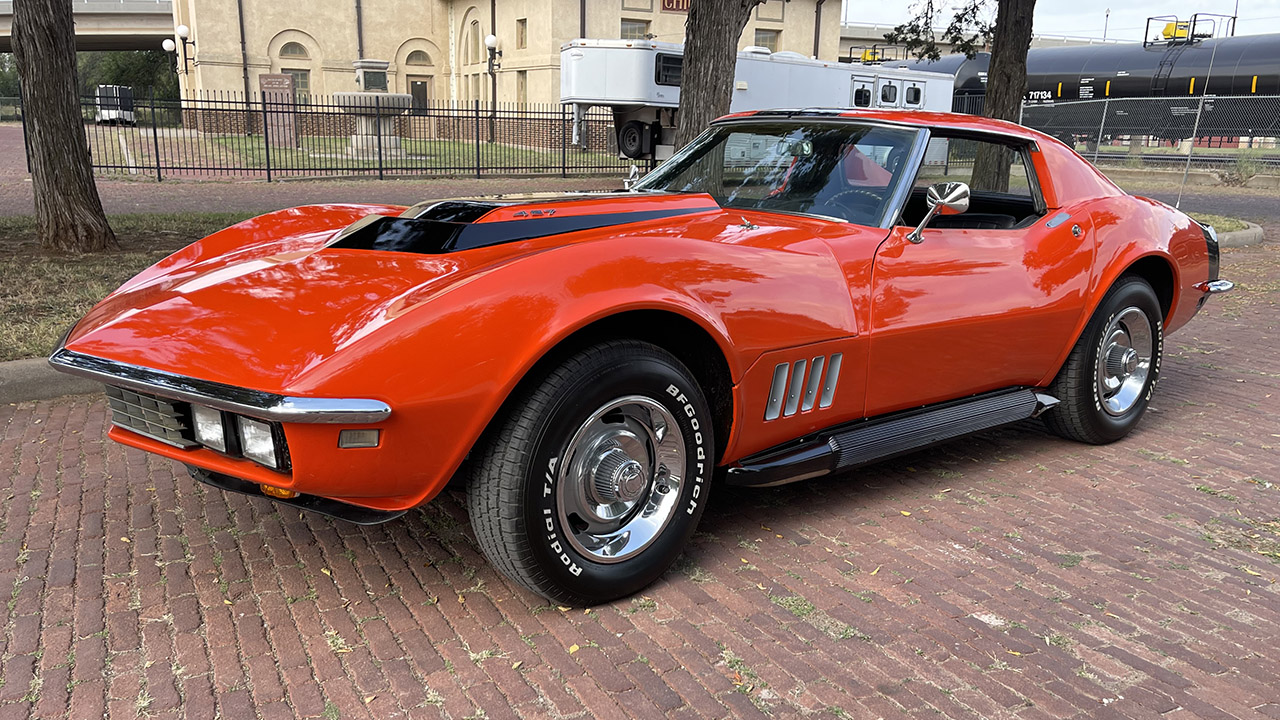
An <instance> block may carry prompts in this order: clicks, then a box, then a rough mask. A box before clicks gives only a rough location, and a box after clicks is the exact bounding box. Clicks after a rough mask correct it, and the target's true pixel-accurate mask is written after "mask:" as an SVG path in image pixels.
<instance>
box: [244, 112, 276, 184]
mask: <svg viewBox="0 0 1280 720" xmlns="http://www.w3.org/2000/svg"><path fill="white" fill-rule="evenodd" d="M244 103H245V109H246V111H245V117H252V116H251V115H250V114H249V109H250V108H252V107H253V105H252V101H251V100H249V97H248V96H247V95H246V96H245V99H244ZM270 125H271V118H270V117H268V116H267V96H266V95H265V94H264V95H263V96H262V156H263V158H264V162H266V165H267V182H271V131H270V130H269V129H268V127H269V126H270ZM248 130H249V129H248V128H245V131H246V132H248ZM250 134H251V133H250Z"/></svg>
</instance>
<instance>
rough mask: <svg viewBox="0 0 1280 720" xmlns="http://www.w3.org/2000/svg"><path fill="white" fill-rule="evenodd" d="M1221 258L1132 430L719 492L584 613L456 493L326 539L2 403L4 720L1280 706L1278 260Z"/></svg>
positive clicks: (87, 413)
mask: <svg viewBox="0 0 1280 720" xmlns="http://www.w3.org/2000/svg"><path fill="white" fill-rule="evenodd" d="M1224 266H1225V268H1226V273H1227V275H1228V276H1230V277H1232V278H1234V279H1235V280H1237V281H1241V285H1242V288H1241V290H1240V291H1238V292H1237V293H1235V294H1233V295H1230V296H1228V297H1225V298H1222V299H1220V300H1216V301H1214V302H1213V303H1211V304H1210V305H1209V308H1208V309H1207V310H1206V312H1205V313H1204V314H1203V315H1202V316H1201V317H1200V318H1198V319H1197V320H1196V322H1195V323H1194V324H1193V325H1192V326H1191V327H1190V328H1187V329H1186V330H1184V331H1183V332H1181V333H1179V334H1178V335H1175V336H1173V337H1171V338H1170V342H1169V344H1168V350H1169V355H1168V358H1167V361H1166V363H1165V366H1164V368H1165V374H1164V378H1163V382H1162V385H1161V388H1160V391H1159V392H1158V394H1157V399H1156V402H1155V403H1154V406H1153V412H1152V413H1151V414H1149V415H1148V416H1147V418H1146V420H1145V421H1144V423H1143V424H1142V426H1141V428H1140V430H1139V431H1138V432H1137V433H1136V434H1135V435H1133V436H1132V437H1130V438H1129V439H1127V440H1126V441H1123V442H1121V443H1118V444H1115V445H1112V446H1109V447H1103V448H1095V447H1086V446H1081V445H1075V444H1071V443H1068V442H1065V441H1061V440H1058V439H1056V438H1052V437H1049V436H1048V435H1046V434H1045V433H1043V432H1042V431H1040V430H1039V429H1038V427H1036V426H1032V425H1028V426H1025V427H1016V428H1013V429H1008V430H1004V431H1001V432H996V433H992V434H988V435H985V436H982V437H979V438H977V439H974V440H968V441H963V442H957V443H953V444H951V445H948V446H946V447H944V448H942V449H941V450H938V451H934V452H928V453H923V454H919V455H915V456H912V457H908V458H905V459H902V460H898V461H894V462H890V463H886V464H883V465H880V466H878V467H876V468H874V469H871V470H867V471H865V472H863V473H860V474H857V475H854V476H850V477H846V478H841V479H835V480H829V481H817V482H810V483H805V484H799V485H792V486H789V487H784V488H778V489H773V490H762V491H761V490H757V491H738V490H730V489H721V490H720V491H719V496H718V497H717V498H716V499H715V501H714V502H713V503H712V506H711V508H710V509H709V510H708V512H707V516H706V518H705V520H704V521H703V527H702V532H701V533H700V534H699V535H698V536H697V537H696V539H695V542H694V543H693V546H692V547H691V548H690V550H689V552H688V553H687V555H686V557H685V559H684V561H683V563H682V565H681V567H680V568H679V569H677V570H675V571H673V572H671V573H669V574H668V575H667V577H666V578H665V579H663V580H662V581H661V582H659V583H658V584H657V585H656V586H654V587H652V588H651V589H650V590H649V591H648V592H647V593H646V594H645V595H644V596H642V597H638V598H635V599H634V600H626V601H622V602H618V603H615V604H613V605H609V606H604V607H599V608H595V609H593V610H590V611H587V612H584V611H583V610H582V609H573V610H566V609H560V608H557V607H552V606H548V605H546V604H545V603H544V602H542V601H540V600H539V599H537V598H535V597H532V596H530V595H529V594H528V593H525V592H523V591H520V590H518V589H515V588H513V587H512V585H511V584H510V583H508V582H506V581H505V580H504V579H502V578H501V577H499V576H498V575H496V574H495V573H494V572H493V570H491V569H490V568H489V566H488V565H487V564H486V563H485V561H484V560H483V558H482V557H481V556H480V555H479V553H478V552H477V549H476V547H475V545H474V543H473V542H472V540H471V537H470V533H469V530H468V526H467V524H466V521H465V515H464V512H463V510H462V507H461V503H460V499H459V497H458V495H457V494H456V492H454V493H451V494H449V495H447V496H446V497H444V498H442V499H441V500H439V501H437V502H435V503H433V504H431V505H430V506H429V507H426V508H424V509H423V510H422V511H420V512H415V513H412V514H410V515H409V516H407V517H406V518H404V519H402V520H400V521H396V522H393V523H390V524H388V525H384V526H379V527H373V528H364V529H362V528H356V527H351V526H345V525H339V524H335V523H333V522H331V521H329V520H327V519H323V518H317V517H313V516H299V514H298V513H296V512H278V511H277V510H276V508H275V506H273V505H271V504H269V503H268V501H266V500H263V499H258V498H246V497H243V496H238V495H235V496H230V495H224V494H223V493H221V492H216V491H212V490H207V489H203V488H201V487H200V486H198V485H196V484H195V483H194V482H193V481H191V480H190V479H188V478H187V476H186V474H185V473H184V472H183V471H182V470H181V468H178V467H176V466H175V465H174V464H172V463H170V462H169V461H166V460H158V459H154V458H151V457H148V456H145V455H143V454H141V453H138V452H135V451H132V450H125V449H124V448H122V447H120V446H118V445H115V444H110V443H107V442H105V441H104V439H103V424H104V415H103V407H102V403H101V402H100V401H99V400H97V399H96V398H81V399H63V400H59V401H53V402H41V403H34V404H22V405H18V406H11V407H0V474H3V475H4V476H8V477H10V478H12V481H11V483H10V484H9V487H7V488H5V489H3V490H0V510H2V512H0V596H2V597H3V598H4V601H5V603H6V604H5V606H4V609H3V611H2V612H3V615H2V617H3V622H2V623H0V628H2V634H0V673H2V677H3V681H2V682H3V685H2V686H0V718H21V717H41V718H59V717H69V718H76V719H77V720H78V719H80V718H98V717H101V716H103V715H104V714H106V715H109V716H110V717H112V718H132V717H134V716H135V715H138V714H146V715H148V716H151V717H159V718H168V717H176V716H179V715H185V716H187V717H192V718H212V717H215V716H216V715H218V714H219V713H220V714H221V717H223V718H235V719H239V718H252V717H258V718H263V719H269V718H286V717H317V716H319V717H327V718H338V717H341V718H391V717H400V716H408V717H412V718H418V717H430V718H434V717H450V718H462V717H466V716H476V715H478V714H480V713H483V714H485V715H487V716H488V717H490V718H499V717H507V716H510V715H513V714H519V715H522V716H527V717H582V718H590V717H614V716H619V715H622V714H628V713H629V714H633V715H636V716H641V717H662V716H670V717H681V718H683V717H726V716H738V717H753V716H754V717H758V716H761V715H772V716H775V717H791V716H800V715H811V716H815V717H824V718H825V717H840V718H843V717H877V716H885V717H894V716H902V715H933V714H935V713H941V714H942V715H945V716H955V717H1015V716H1016V717H1020V718H1045V717H1069V716H1081V717H1083V716H1090V717H1132V718H1155V717H1170V718H1174V717H1186V718H1191V717H1199V718H1220V717H1239V718H1245V717H1256V716H1259V715H1265V716H1270V717H1280V680H1278V679H1277V673H1276V667H1277V664H1278V663H1280V590H1277V587H1278V586H1277V585H1276V584H1275V581H1276V579H1277V578H1280V565H1277V564H1276V561H1277V560H1278V559H1280V455H1277V452H1276V447H1277V446H1280V423H1278V422H1277V421H1276V412H1277V409H1278V406H1280V353H1278V352H1277V350H1278V349H1280V348H1278V344H1277V342H1276V318H1277V310H1280V307H1278V302H1277V301H1278V300H1280V246H1277V245H1275V244H1271V245H1265V246H1262V247H1256V248H1247V249H1241V250H1234V251H1229V253H1228V255H1227V256H1226V258H1225V262H1224ZM1272 483H1277V484H1278V485H1272ZM908 513H909V514H908Z"/></svg>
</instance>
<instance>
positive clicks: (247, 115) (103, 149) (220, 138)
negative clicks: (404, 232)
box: [0, 93, 633, 181]
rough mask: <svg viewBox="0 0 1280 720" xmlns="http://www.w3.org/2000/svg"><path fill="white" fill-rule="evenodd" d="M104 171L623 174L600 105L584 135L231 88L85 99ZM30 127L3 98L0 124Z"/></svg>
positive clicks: (528, 113)
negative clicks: (177, 95) (181, 96)
mask: <svg viewBox="0 0 1280 720" xmlns="http://www.w3.org/2000/svg"><path fill="white" fill-rule="evenodd" d="M81 111H82V115H83V117H84V121H85V135H86V139H87V141H88V145H89V150H90V153H91V156H92V160H93V167H94V170H95V171H97V172H98V173H99V174H101V175H112V176H120V175H123V176H133V177H137V178H140V179H145V178H150V179H154V180H157V181H158V180H164V179H167V178H187V179H199V178H214V179H253V178H257V179H264V178H265V179H266V180H278V179H282V178H296V177H376V178H387V177H401V176H435V175H447V176H455V177H456V176H459V175H471V176H474V177H482V176H485V175H511V174H533V175H536V174H559V175H563V176H567V175H571V174H572V175H579V174H592V173H602V174H622V173H625V172H627V171H628V170H629V169H630V167H631V165H632V164H633V161H631V160H628V159H625V158H620V157H619V156H618V151H617V139H616V138H617V135H616V133H615V131H614V126H613V114H612V112H611V111H609V110H608V109H605V108H595V109H593V110H592V111H590V112H588V113H587V114H586V115H585V117H583V118H581V120H580V124H579V127H578V132H577V133H576V134H575V133H574V128H573V125H574V119H573V117H572V113H571V111H570V109H569V107H568V106H562V105H531V104H518V105H517V104H503V103H498V104H496V105H493V104H489V103H481V102H479V101H475V102H471V103H465V104H457V103H429V104H426V105H423V106H415V107H409V108H404V107H392V106H390V103H387V104H385V105H384V104H383V102H382V101H381V100H380V99H379V98H377V97H374V98H372V99H370V100H369V101H368V102H367V103H365V104H362V105H360V106H353V105H352V104H351V102H350V101H345V102H344V101H343V99H342V98H341V97H321V96H309V97H306V98H305V99H300V100H298V101H288V102H277V101H275V100H274V99H266V100H264V99H262V98H260V97H256V96H255V97H252V98H251V99H248V100H246V99H244V96H243V95H236V94H232V93H210V94H207V95H203V96H202V97H199V98H197V99H186V100H182V101H176V100H156V99H151V98H145V97H144V98H129V99H123V100H121V99H114V98H107V99H101V98H93V97H86V98H83V99H82V100H81ZM10 118H11V119H14V120H17V121H22V114H21V106H20V105H19V104H18V103H17V102H14V103H12V104H9V103H5V102H3V101H0V121H2V120H6V119H10Z"/></svg>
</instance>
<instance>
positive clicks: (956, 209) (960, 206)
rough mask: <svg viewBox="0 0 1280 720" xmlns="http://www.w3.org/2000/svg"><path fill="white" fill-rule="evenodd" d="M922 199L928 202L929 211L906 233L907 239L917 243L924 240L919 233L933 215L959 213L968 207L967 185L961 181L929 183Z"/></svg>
mask: <svg viewBox="0 0 1280 720" xmlns="http://www.w3.org/2000/svg"><path fill="white" fill-rule="evenodd" d="M924 201H925V202H926V203H928V204H929V212H927V213H925V215H924V219H923V220H921V221H920V224H919V225H917V226H916V229H915V230H912V231H911V232H910V233H908V234H907V239H908V240H910V241H911V242H913V243H915V244H917V245H919V244H920V243H921V242H924V237H923V236H922V235H921V233H923V232H924V228H925V226H926V225H928V224H929V221H930V220H932V219H933V216H934V215H959V214H960V213H962V212H964V211H966V210H968V209H969V186H968V185H965V184H964V183H962V182H944V183H938V184H936V185H930V186H929V189H928V191H926V192H925V195H924Z"/></svg>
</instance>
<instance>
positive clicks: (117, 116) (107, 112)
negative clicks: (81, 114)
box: [93, 85, 138, 125]
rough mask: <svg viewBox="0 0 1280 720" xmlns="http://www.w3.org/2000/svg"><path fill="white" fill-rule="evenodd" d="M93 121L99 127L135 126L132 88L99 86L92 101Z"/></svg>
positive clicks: (136, 122) (136, 121) (135, 118)
mask: <svg viewBox="0 0 1280 720" xmlns="http://www.w3.org/2000/svg"><path fill="white" fill-rule="evenodd" d="M94 106H95V110H94V115H93V121H94V122H95V123H97V124H99V125H103V124H110V125H118V124H121V123H124V124H127V125H137V124H138V120H137V116H136V115H135V114H134V111H133V88H131V87H129V86H127V85H99V86H98V92H97V94H96V98H95V101H94Z"/></svg>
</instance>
